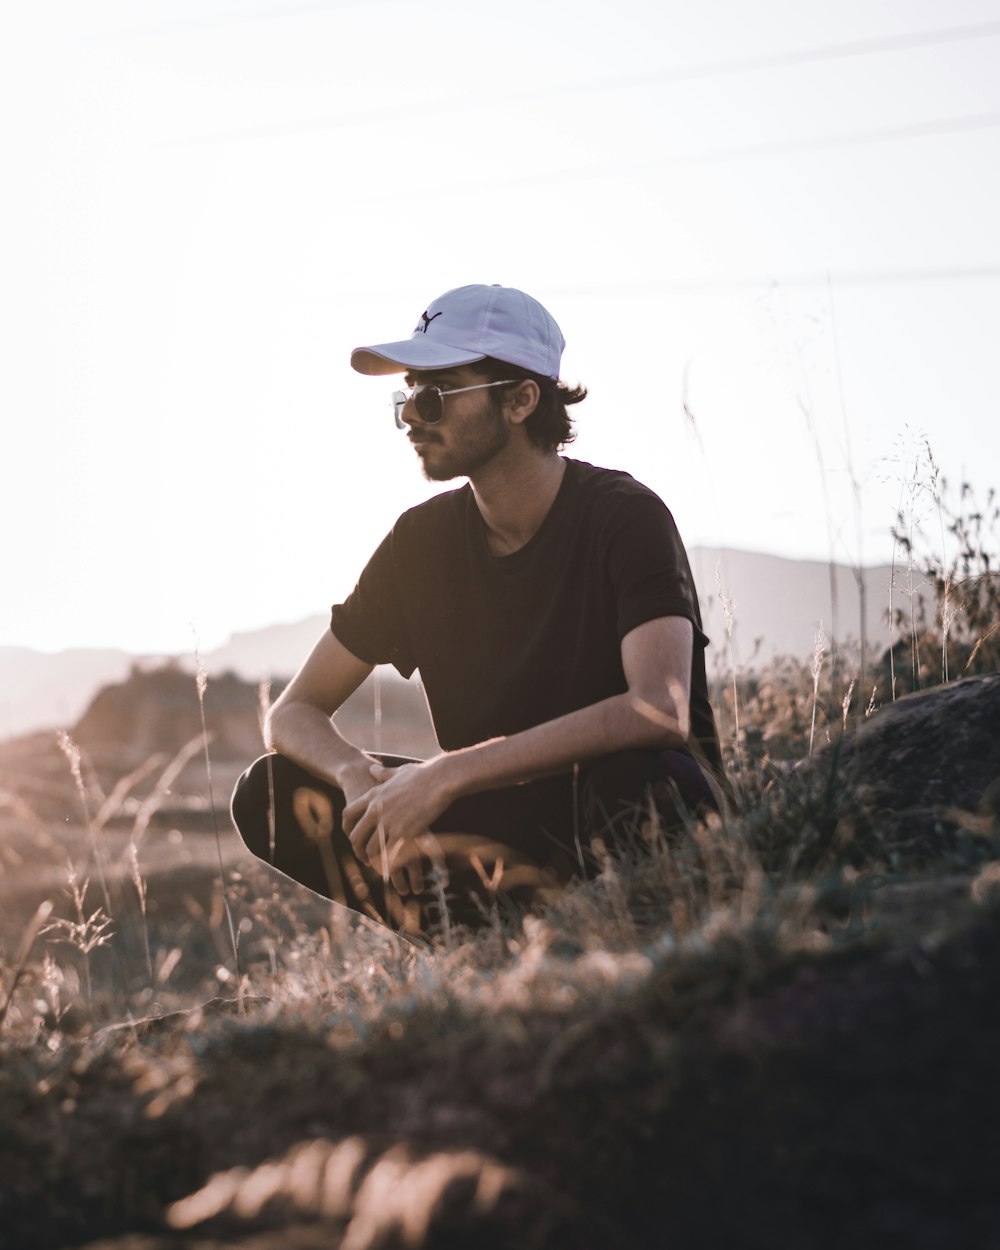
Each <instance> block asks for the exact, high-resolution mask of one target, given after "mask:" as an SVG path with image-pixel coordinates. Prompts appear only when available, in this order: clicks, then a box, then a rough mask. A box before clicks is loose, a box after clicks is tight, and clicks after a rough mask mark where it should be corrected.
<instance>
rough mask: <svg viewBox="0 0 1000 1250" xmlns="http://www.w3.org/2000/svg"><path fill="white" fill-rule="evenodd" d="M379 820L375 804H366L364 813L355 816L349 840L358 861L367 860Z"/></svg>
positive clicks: (348, 836)
mask: <svg viewBox="0 0 1000 1250" xmlns="http://www.w3.org/2000/svg"><path fill="white" fill-rule="evenodd" d="M359 801H360V800H359ZM378 819H379V813H378V809H377V808H376V806H375V805H374V804H366V805H365V807H364V809H363V811H361V812H359V813H357V814H356V815H355V820H354V827H353V829H352V830H351V832H350V833H349V834H348V835H347V838H348V841H349V842H350V844H351V850H352V851H353V852H354V854H355V855H357V857H358V859H361V860H365V859H366V856H367V854H368V852H369V850H370V849H371V848H370V847H369V843H370V842H371V840H372V838H373V837H374V835H375V834H376V833H377V831H378Z"/></svg>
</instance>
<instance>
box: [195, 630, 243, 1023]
mask: <svg viewBox="0 0 1000 1250" xmlns="http://www.w3.org/2000/svg"><path fill="white" fill-rule="evenodd" d="M194 660H195V684H196V686H197V690H198V712H199V714H200V716H201V737H202V741H203V743H204V747H205V777H206V780H207V782H208V805H209V808H210V809H211V812H212V828H213V830H214V832H215V849H216V851H217V853H218V856H219V889H220V890H221V891H222V905H223V907H224V908H225V910H226V923H227V924H228V926H229V940H230V942H231V944H232V948H233V970H234V972H235V973H236V985H237V995H238V998H239V1003H240V1011H243V1010H245V1008H244V1004H243V974H242V971H241V969H240V948H239V942H238V941H237V939H236V925H235V924H234V923H233V911H232V908H231V907H230V906H229V891H228V890H227V889H226V869H225V865H224V864H223V862H222V838H221V837H220V836H219V817H218V812H217V811H216V807H215V793H214V791H213V788H212V757H211V755H210V753H209V750H208V723H207V721H206V719H205V690H206V688H207V687H208V669H207V668H206V667H205V661H204V660H203V659H202V658H201V652H200V650H199V648H198V639H197V635H196V636H195V643H194Z"/></svg>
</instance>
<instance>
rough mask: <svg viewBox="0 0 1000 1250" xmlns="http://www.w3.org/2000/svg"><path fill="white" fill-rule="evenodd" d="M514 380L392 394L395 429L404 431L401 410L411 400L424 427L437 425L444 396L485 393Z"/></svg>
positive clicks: (419, 388) (510, 384)
mask: <svg viewBox="0 0 1000 1250" xmlns="http://www.w3.org/2000/svg"><path fill="white" fill-rule="evenodd" d="M513 385H514V379H508V380H507V381H506V382H480V383H479V384H478V385H477V386H456V387H453V388H452V389H451V390H450V391H448V390H445V389H444V388H443V387H440V386H414V387H411V389H410V390H409V391H393V392H392V415H393V416H394V417H395V418H396V428H397V429H399V430H405V429H406V424H405V422H404V421H403V409H404V408H405V407H406V405H407V404H408V403H409V402H410V401H411V400H412V401H413V406H414V408H416V410H417V416H418V417H419V418H420V420H421V421H422V422H423V423H424V425H437V423H438V422H439V421H440V420H441V418H442V417H443V416H444V397H445V395H461V394H462V393H463V391H485V390H487V389H488V388H489V387H491V386H513Z"/></svg>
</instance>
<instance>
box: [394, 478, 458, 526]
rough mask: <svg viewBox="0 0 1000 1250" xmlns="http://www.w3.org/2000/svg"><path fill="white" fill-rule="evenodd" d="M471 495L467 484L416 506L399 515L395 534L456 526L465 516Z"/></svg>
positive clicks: (442, 492)
mask: <svg viewBox="0 0 1000 1250" xmlns="http://www.w3.org/2000/svg"><path fill="white" fill-rule="evenodd" d="M470 493H471V487H470V486H469V484H468V483H466V484H465V485H464V486H459V487H457V488H456V489H454V490H445V491H441V492H440V494H437V495H432V496H431V497H430V499H425V500H424V501H423V502H422V503H418V504H414V505H413V507H412V508H407V509H406V510H405V512H401V513H400V514H399V517H398V518H397V520H396V523H395V525H394V526H393V532H394V533H397V532H402V533H426V532H428V531H432V530H435V529H438V528H441V527H444V526H449V525H453V524H455V523H456V521H460V520H461V518H463V517H464V516H465V512H466V508H467V507H468V500H469V495H470Z"/></svg>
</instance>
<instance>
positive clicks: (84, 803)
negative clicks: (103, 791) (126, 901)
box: [57, 729, 114, 920]
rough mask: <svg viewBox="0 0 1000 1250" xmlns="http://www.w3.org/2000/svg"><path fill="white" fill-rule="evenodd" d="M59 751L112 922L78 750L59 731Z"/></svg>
mask: <svg viewBox="0 0 1000 1250" xmlns="http://www.w3.org/2000/svg"><path fill="white" fill-rule="evenodd" d="M57 740H58V743H59V749H60V750H61V751H62V753H63V755H65V757H66V760H67V762H68V763H69V767H70V772H71V773H72V774H73V781H74V783H75V785H76V792H77V795H78V797H79V799H80V806H81V808H82V809H83V820H84V824H85V825H86V827H87V834H88V836H89V838H90V849H91V855H92V856H93V859H94V864H95V866H96V868H97V879H98V881H99V882H100V884H101V895H102V897H103V899H104V909H105V911H106V912H107V914H108V916H109V917H110V918H111V919H112V920H113V919H114V911H113V909H112V907H111V895H110V893H109V891H108V879H107V876H106V875H105V872H104V856H103V855H102V854H101V847H100V843H99V842H98V840H97V826H96V825H95V824H94V821H93V819H92V817H91V814H90V800H89V799H88V798H87V787H86V786H85V785H84V784H83V773H82V771H81V768H80V748H79V747H78V746H77V745H76V743H75V742H74V741H73V739H72V738H71V737H70V736H69V734H68V733H67V732H66V731H65V730H64V729H61V730H60V731H59V733H58V734H57Z"/></svg>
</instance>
